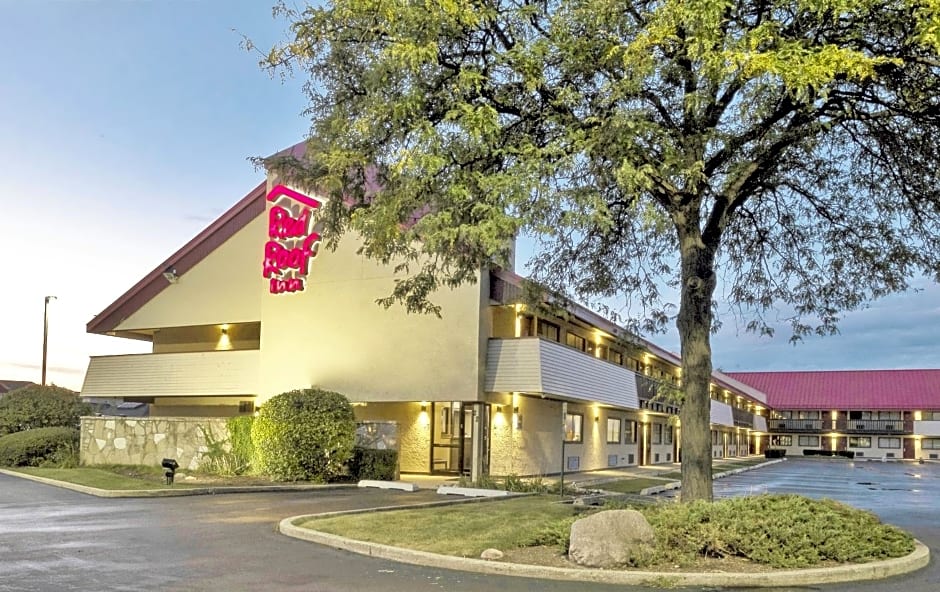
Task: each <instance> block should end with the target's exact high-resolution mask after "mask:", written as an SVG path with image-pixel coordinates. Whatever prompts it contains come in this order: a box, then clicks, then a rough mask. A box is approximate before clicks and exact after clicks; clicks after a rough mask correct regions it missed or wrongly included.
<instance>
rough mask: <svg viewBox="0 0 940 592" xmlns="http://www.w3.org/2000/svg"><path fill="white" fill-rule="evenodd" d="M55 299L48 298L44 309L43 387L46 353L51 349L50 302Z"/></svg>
mask: <svg viewBox="0 0 940 592" xmlns="http://www.w3.org/2000/svg"><path fill="white" fill-rule="evenodd" d="M55 299H56V297H55V296H46V302H45V304H44V305H43V309H42V386H46V352H47V351H48V349H49V302H50V301H52V300H55Z"/></svg>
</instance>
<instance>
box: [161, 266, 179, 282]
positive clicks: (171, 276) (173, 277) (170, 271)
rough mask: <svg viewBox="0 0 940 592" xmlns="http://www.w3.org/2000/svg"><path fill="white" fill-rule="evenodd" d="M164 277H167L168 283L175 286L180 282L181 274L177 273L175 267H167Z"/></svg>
mask: <svg viewBox="0 0 940 592" xmlns="http://www.w3.org/2000/svg"><path fill="white" fill-rule="evenodd" d="M163 277H165V278H166V281H168V282H170V283H171V284H175V283H176V282H178V281H179V280H180V276H179V274H178V273H177V272H176V268H175V267H173V266H172V265H171V266H169V267H167V268H166V269H165V270H164V271H163Z"/></svg>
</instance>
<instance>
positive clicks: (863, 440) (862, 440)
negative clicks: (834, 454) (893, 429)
mask: <svg viewBox="0 0 940 592" xmlns="http://www.w3.org/2000/svg"><path fill="white" fill-rule="evenodd" d="M849 447H850V448H871V438H869V437H868V436H849Z"/></svg>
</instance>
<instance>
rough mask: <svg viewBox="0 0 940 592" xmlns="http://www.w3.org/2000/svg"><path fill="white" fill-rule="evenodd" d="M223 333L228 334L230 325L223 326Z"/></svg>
mask: <svg viewBox="0 0 940 592" xmlns="http://www.w3.org/2000/svg"><path fill="white" fill-rule="evenodd" d="M222 335H228V327H222Z"/></svg>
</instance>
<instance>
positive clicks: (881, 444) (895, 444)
mask: <svg viewBox="0 0 940 592" xmlns="http://www.w3.org/2000/svg"><path fill="white" fill-rule="evenodd" d="M900 447H901V439H900V438H878V448H900Z"/></svg>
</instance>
